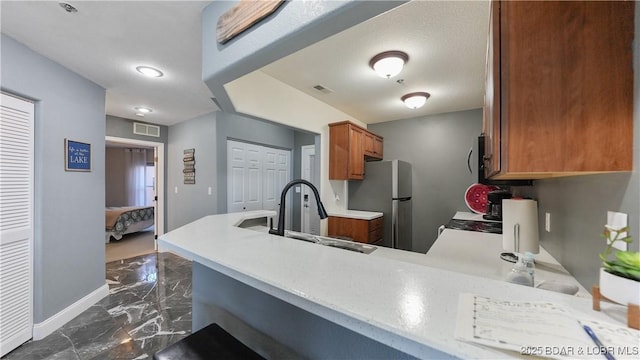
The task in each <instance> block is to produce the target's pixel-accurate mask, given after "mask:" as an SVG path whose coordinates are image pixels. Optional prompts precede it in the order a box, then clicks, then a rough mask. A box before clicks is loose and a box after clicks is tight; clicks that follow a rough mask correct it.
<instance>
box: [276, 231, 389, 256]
mask: <svg viewBox="0 0 640 360" xmlns="http://www.w3.org/2000/svg"><path fill="white" fill-rule="evenodd" d="M284 236H285V237H288V238H291V239H297V240H302V241H308V242H312V243H316V244H320V245H324V246H331V247H335V248H339V249H344V250H349V251H354V252H359V253H362V254H371V253H372V252H374V251H375V250H376V249H377V247H375V246H372V245H366V244H360V243H357V242H353V241H348V240H339V239H334V238H330V237H326V236H320V235H312V234H307V233H301V232H297V231H290V230H287V231H285V232H284Z"/></svg>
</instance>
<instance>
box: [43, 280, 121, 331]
mask: <svg viewBox="0 0 640 360" xmlns="http://www.w3.org/2000/svg"><path fill="white" fill-rule="evenodd" d="M107 295H109V285H107V284H106V283H105V284H104V285H102V286H100V287H99V288H97V289H95V290H94V291H92V292H91V293H89V294H87V296H85V297H83V298H82V299H80V300H78V301H76V302H74V303H73V304H71V305H69V306H67V307H66V308H65V309H64V310H62V311H60V312H59V313H57V314H55V315H53V316H52V317H50V318H48V319H47V320H45V321H43V322H41V323H38V324H35V325H33V340H41V339H43V338H45V337H46V336H47V335H49V334H52V333H53V332H54V331H56V330H58V329H59V328H60V327H61V326H62V325H64V324H66V323H67V322H69V321H70V320H71V319H73V318H75V317H76V316H78V315H80V314H81V313H82V312H83V311H85V310H87V309H88V308H90V307H91V306H93V305H94V304H95V303H97V302H98V301H100V300H102V299H103V298H104V297H105V296H107Z"/></svg>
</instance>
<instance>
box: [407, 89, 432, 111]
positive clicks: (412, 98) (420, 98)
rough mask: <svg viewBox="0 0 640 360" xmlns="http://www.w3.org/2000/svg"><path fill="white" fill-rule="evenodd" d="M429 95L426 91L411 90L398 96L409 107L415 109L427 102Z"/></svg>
mask: <svg viewBox="0 0 640 360" xmlns="http://www.w3.org/2000/svg"><path fill="white" fill-rule="evenodd" d="M430 96H431V95H430V94H429V93H426V92H413V93H409V94H406V95H404V96H402V97H401V98H400V100H402V102H403V103H404V104H405V105H407V107H408V108H409V109H417V108H420V107H422V105H424V104H425V103H426V102H427V99H428V98H429V97H430Z"/></svg>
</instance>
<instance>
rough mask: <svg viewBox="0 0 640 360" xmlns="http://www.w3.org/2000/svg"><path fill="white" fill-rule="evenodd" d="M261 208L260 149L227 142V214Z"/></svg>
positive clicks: (240, 143)
mask: <svg viewBox="0 0 640 360" xmlns="http://www.w3.org/2000/svg"><path fill="white" fill-rule="evenodd" d="M261 208H262V151H261V147H260V146H258V145H254V144H247V143H243V142H239V141H232V140H228V141H227V212H239V211H248V210H259V209H261Z"/></svg>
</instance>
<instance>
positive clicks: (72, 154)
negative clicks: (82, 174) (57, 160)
mask: <svg viewBox="0 0 640 360" xmlns="http://www.w3.org/2000/svg"><path fill="white" fill-rule="evenodd" d="M64 155H65V159H64V169H65V170H66V171H91V144H87V143H82V142H78V141H73V140H69V139H64Z"/></svg>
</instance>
